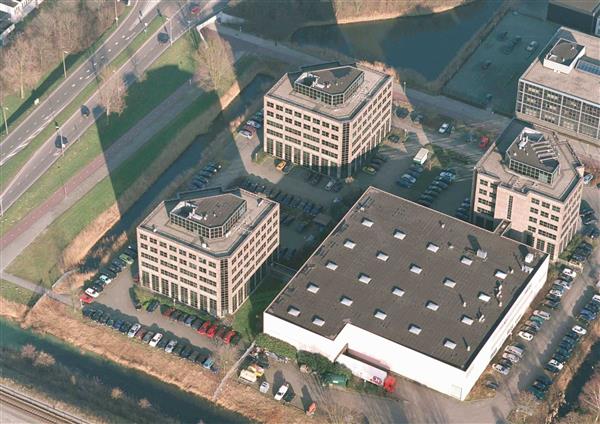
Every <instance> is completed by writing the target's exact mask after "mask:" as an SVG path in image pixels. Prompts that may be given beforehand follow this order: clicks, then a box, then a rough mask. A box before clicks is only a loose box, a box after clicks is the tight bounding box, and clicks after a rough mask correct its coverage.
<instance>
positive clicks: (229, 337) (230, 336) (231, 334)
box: [223, 330, 236, 344]
mask: <svg viewBox="0 0 600 424" xmlns="http://www.w3.org/2000/svg"><path fill="white" fill-rule="evenodd" d="M235 335H236V332H235V331H233V330H229V332H228V333H227V334H225V337H223V341H224V342H225V344H230V343H231V340H233V338H234V337H235Z"/></svg>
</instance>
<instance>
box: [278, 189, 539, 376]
mask: <svg viewBox="0 0 600 424" xmlns="http://www.w3.org/2000/svg"><path fill="white" fill-rule="evenodd" d="M528 253H532V255H531V256H530V258H529V259H531V262H530V263H528V264H527V265H528V266H529V267H531V268H532V269H533V270H535V271H537V269H538V268H539V266H540V265H541V264H542V262H543V260H544V258H545V257H546V255H545V254H542V253H540V252H537V251H535V250H533V249H531V248H530V247H528V246H526V245H523V244H520V243H517V242H515V241H513V240H510V239H507V238H503V237H501V236H499V235H496V234H494V233H491V232H489V231H487V230H484V229H482V228H479V227H476V226H474V225H471V224H469V223H466V222H463V221H460V220H457V219H455V218H453V217H450V216H447V215H444V214H442V213H440V212H437V211H435V210H432V209H428V208H425V207H422V206H420V205H417V204H415V203H413V202H410V201H408V200H406V199H403V198H400V197H397V196H395V195H392V194H390V193H386V192H384V191H382V190H379V189H377V188H374V187H369V188H368V189H367V190H366V191H365V193H364V194H363V195H362V196H361V198H360V199H359V200H358V201H357V203H356V204H355V205H354V206H353V207H352V208H351V209H350V211H349V212H348V213H347V214H346V216H345V217H344V218H343V219H342V220H341V221H340V223H339V224H338V225H337V226H336V228H335V229H334V230H333V231H332V232H331V234H330V235H329V236H328V237H327V238H326V239H325V241H324V242H323V243H322V244H321V246H319V248H318V249H317V250H316V251H315V252H314V253H313V255H312V256H311V257H310V258H309V259H308V260H307V262H306V263H305V264H304V266H303V267H302V268H301V269H300V271H299V272H298V273H297V274H296V275H295V276H294V278H293V279H292V280H291V281H290V283H289V284H288V285H287V286H286V287H285V289H284V290H283V291H282V292H281V293H280V295H279V296H278V297H277V298H276V299H275V301H274V302H273V303H272V304H271V305H270V307H269V308H268V309H267V313H270V314H272V315H275V316H277V317H279V318H281V319H284V320H286V321H289V322H292V323H294V324H296V325H299V326H301V327H304V328H306V329H308V330H310V331H313V332H315V333H318V334H320V335H322V336H325V337H328V338H330V339H334V338H335V337H336V335H337V334H338V333H339V332H340V331H341V330H342V328H343V327H344V326H345V325H346V324H347V323H352V324H353V325H355V326H357V327H360V328H362V329H364V330H366V331H369V332H372V333H375V334H377V335H379V336H381V337H384V338H386V339H389V340H391V341H394V342H396V343H398V344H401V345H403V346H405V347H407V348H410V349H413V350H415V351H418V352H421V353H423V354H425V355H428V356H430V357H433V358H435V359H438V360H440V361H443V362H445V363H448V364H450V365H453V366H455V367H458V368H461V369H463V370H464V369H466V368H468V366H469V364H470V363H471V361H472V360H473V358H474V357H475V356H476V354H477V352H478V351H479V350H480V349H481V347H482V346H483V344H484V343H485V341H486V340H487V339H488V337H489V336H490V335H491V333H492V332H493V331H494V329H495V328H496V326H497V325H498V324H499V322H500V321H501V320H502V318H503V317H504V315H505V314H506V312H507V311H508V309H509V308H510V307H511V306H512V304H513V303H514V301H515V300H516V298H517V297H518V295H519V294H520V293H521V292H522V290H523V289H524V288H525V286H526V285H527V283H528V282H529V280H530V276H531V274H529V273H527V272H525V271H523V270H522V265H523V264H524V258H525V256H527V254H528ZM500 283H501V284H502V288H501V293H502V297H501V300H502V303H501V304H500V303H499V301H498V299H497V298H496V292H497V290H498V285H499V284H500ZM290 308H291V309H290ZM290 310H291V312H292V313H290ZM315 318H318V319H321V320H322V321H324V322H323V323H321V322H320V321H318V320H317V322H316V323H315ZM319 324H320V325H319ZM410 329H412V330H410ZM419 329H420V331H419ZM415 333H419V334H415ZM453 344H456V346H454V348H450V347H448V346H452V345H453Z"/></svg>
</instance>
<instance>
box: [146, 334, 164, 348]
mask: <svg viewBox="0 0 600 424" xmlns="http://www.w3.org/2000/svg"><path fill="white" fill-rule="evenodd" d="M162 338H163V335H162V334H161V333H156V334H155V335H154V336H153V337H152V340H150V343H149V344H150V346H152V347H156V345H158V342H160V340H161V339H162Z"/></svg>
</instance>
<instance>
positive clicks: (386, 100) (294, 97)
mask: <svg viewBox="0 0 600 424" xmlns="http://www.w3.org/2000/svg"><path fill="white" fill-rule="evenodd" d="M264 107H265V125H264V151H265V152H267V153H268V154H270V155H273V156H275V157H276V158H280V159H284V160H287V161H291V162H293V163H294V164H297V165H302V166H305V167H307V168H311V169H313V170H314V171H316V172H320V173H323V174H326V175H331V176H334V177H347V176H349V175H351V174H352V173H353V172H355V171H356V170H357V169H359V168H360V166H361V165H362V163H363V162H364V161H365V160H366V155H367V154H368V153H369V152H370V151H371V150H373V149H374V148H375V147H376V146H377V145H378V144H380V143H381V142H383V140H384V138H385V136H386V134H387V133H388V132H389V131H390V129H391V123H392V78H391V77H390V76H389V75H386V74H384V73H381V72H378V71H375V70H372V69H369V68H366V67H363V66H356V65H343V66H342V65H340V64H339V63H329V64H324V65H319V66H313V67H305V68H301V70H300V71H299V72H292V73H288V74H286V75H284V76H283V77H282V78H281V79H280V80H279V81H278V82H277V83H276V84H275V85H274V86H273V87H272V88H271V90H269V92H268V93H267V94H266V95H265V98H264Z"/></svg>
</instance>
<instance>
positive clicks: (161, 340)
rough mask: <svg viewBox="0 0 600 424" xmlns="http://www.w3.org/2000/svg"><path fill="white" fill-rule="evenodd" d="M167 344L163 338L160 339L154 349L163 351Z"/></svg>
mask: <svg viewBox="0 0 600 424" xmlns="http://www.w3.org/2000/svg"><path fill="white" fill-rule="evenodd" d="M167 343H169V342H168V341H167V338H166V337H163V338H162V339H160V341H159V342H158V343H157V344H156V348H157V349H164V348H165V347H166V346H167Z"/></svg>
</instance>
